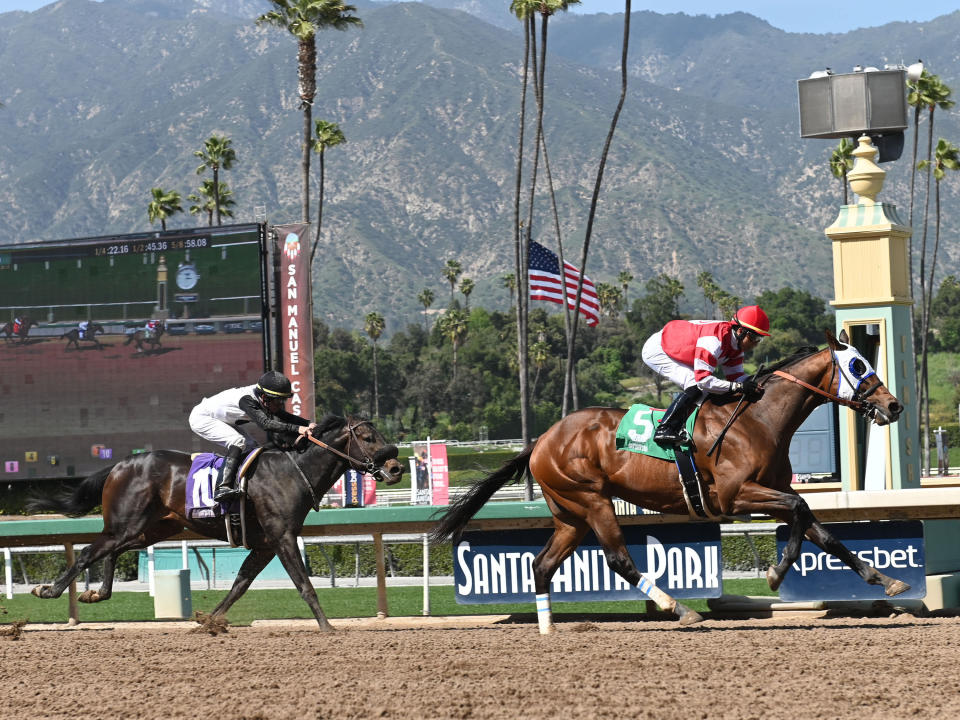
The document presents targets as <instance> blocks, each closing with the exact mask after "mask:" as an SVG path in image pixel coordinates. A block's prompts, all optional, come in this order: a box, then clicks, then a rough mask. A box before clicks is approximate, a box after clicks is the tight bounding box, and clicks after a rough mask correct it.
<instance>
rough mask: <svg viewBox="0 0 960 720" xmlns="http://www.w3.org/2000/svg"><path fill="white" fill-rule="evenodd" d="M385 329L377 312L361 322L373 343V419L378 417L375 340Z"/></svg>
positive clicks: (378, 383) (378, 395)
mask: <svg viewBox="0 0 960 720" xmlns="http://www.w3.org/2000/svg"><path fill="white" fill-rule="evenodd" d="M385 327H386V323H385V322H384V319H383V315H381V314H380V313H378V312H369V313H367V316H366V318H365V319H364V322H363V330H364V332H366V333H367V335H369V336H370V340H372V341H373V417H374V418H378V417H380V378H379V373H378V370H377V340H379V339H380V335H382V334H383V329H384V328H385Z"/></svg>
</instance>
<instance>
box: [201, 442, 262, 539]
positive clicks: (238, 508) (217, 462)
mask: <svg viewBox="0 0 960 720" xmlns="http://www.w3.org/2000/svg"><path fill="white" fill-rule="evenodd" d="M263 450H264V448H262V447H258V448H254V449H253V450H252V451H251V452H250V453H249V454H248V455H247V456H246V457H245V458H244V459H243V461H242V462H241V463H240V467H239V468H238V469H237V487H238V488H239V490H240V492H241V495H240V497H239V498H237V499H234V500H230V501H228V502H216V501H215V500H214V499H213V492H214V488H216V486H217V483H218V482H219V480H220V477H221V476H222V475H223V463H224V456H223V455H217V454H215V453H194V454H193V455H192V456H191V460H192V463H191V465H190V470H189V472H188V473H187V487H186V501H185V503H184V512H185V513H186V516H187V517H188V518H190V519H191V520H199V519H205V518H219V517H222V518H223V519H224V523H225V525H226V530H227V540H228V541H229V542H230V545H231V546H232V547H238V546H239V545H240V543H237V542H235V540H234V537H235V536H237V534H238V533H239V536H240V537H241V538H242V544H243V546H244V547H246V546H247V532H246V513H245V512H244V506H245V504H246V497H247V473H248V472H249V471H250V469H251V468H252V467H253V465H254V464H255V462H256V460H257V458H258V457H259V456H260V453H262V452H263Z"/></svg>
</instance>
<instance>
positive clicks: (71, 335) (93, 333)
mask: <svg viewBox="0 0 960 720" xmlns="http://www.w3.org/2000/svg"><path fill="white" fill-rule="evenodd" d="M104 332H105V330H104V329H103V325H101V324H100V323H95V322H92V323H89V324H88V325H87V330H86V332H85V333H84V335H83V337H80V330H79V328H71V329H70V330H67V331H66V332H65V333H64V334H63V338H65V339H66V341H67V344H66V347H64V348H63V351H64V352H66V351H67V350H69V349H70V346H71V345H73V346H74V347H75V348H76V349H77V350H79V349H80V343H82V342H92V343H93V344H94V345H96V347H97V350H103V345H101V344H100V341H99V340H97V334H100V335H103V333H104Z"/></svg>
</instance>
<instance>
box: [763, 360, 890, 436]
mask: <svg viewBox="0 0 960 720" xmlns="http://www.w3.org/2000/svg"><path fill="white" fill-rule="evenodd" d="M830 357H831V358H832V360H833V372H832V373H831V374H830V386H832V385H833V376H834V375H839V377H838V378H837V392H836V393H832V392H828V391H826V390H821V389H820V388H818V387H817V386H816V385H811V384H810V383H808V382H804V381H803V380H801V379H800V378H798V377H796V376H795V375H791V374H790V373H788V372H784V371H783V370H774V371H773V373H772V374H773V375H776V376H777V377H782V378H784V379H785V380H789V381H790V382H793V383H796V384H797V385H800V386H801V387H804V388H806V389H807V390H810V391H811V392H814V393H816V394H818V395H822V396H823V397H825V398H827V400H829V401H830V402H835V403H837V404H838V405H844V406H846V407H848V408H851V409H852V410H853V411H854V412H858V413H860V414H861V415H863V416H864V417H867V418H869V419H870V420H873V419H874V417H875V416H876V414H877V413H878V412H879V409H878V408H877V406H876V405H873V404H872V403H869V402H867V398H868V397H870V396H871V395H873V393H875V392H876V391H877V390H878V389H879V388H880V386H881V385H883V382H881V380H880V378H879V377H877V374H876V373H875V372H873V373H870V374H869V375H867V376H866V377H864V378H861V379H860V381H859V382H858V383H856V384H854V383H853V380H851V379H850V378H849V377H847V375H846V373H845V372H844V371H843V368H842V367H840V363H839V362H838V361H837V354H836V353H835V352H833V351H832V350H831V351H830ZM838 370H839V373H838ZM871 377H872V378H874V379H875V380H876V382H875V383H874V384H873V385H872V386H871V387H869V388H866V389H861V388H863V384H864V382H865V381H866V380H867V379H868V378H871ZM844 380H846V381H847V383H848V384H849V385H850V387H851V388H852V389H853V399H851V400H847V399H846V398H845V397H841V396H840V383H841V382H843V381H844Z"/></svg>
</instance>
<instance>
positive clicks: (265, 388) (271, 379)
mask: <svg viewBox="0 0 960 720" xmlns="http://www.w3.org/2000/svg"><path fill="white" fill-rule="evenodd" d="M257 390H259V391H260V394H261V395H266V396H267V397H274V398H288V397H292V396H293V391H292V390H291V389H290V381H289V380H287V378H285V377H284V376H283V375H282V374H281V373H278V372H276V371H274V370H271V371H270V372H268V373H264V374H263V375H262V376H261V377H260V379H259V380H257Z"/></svg>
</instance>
